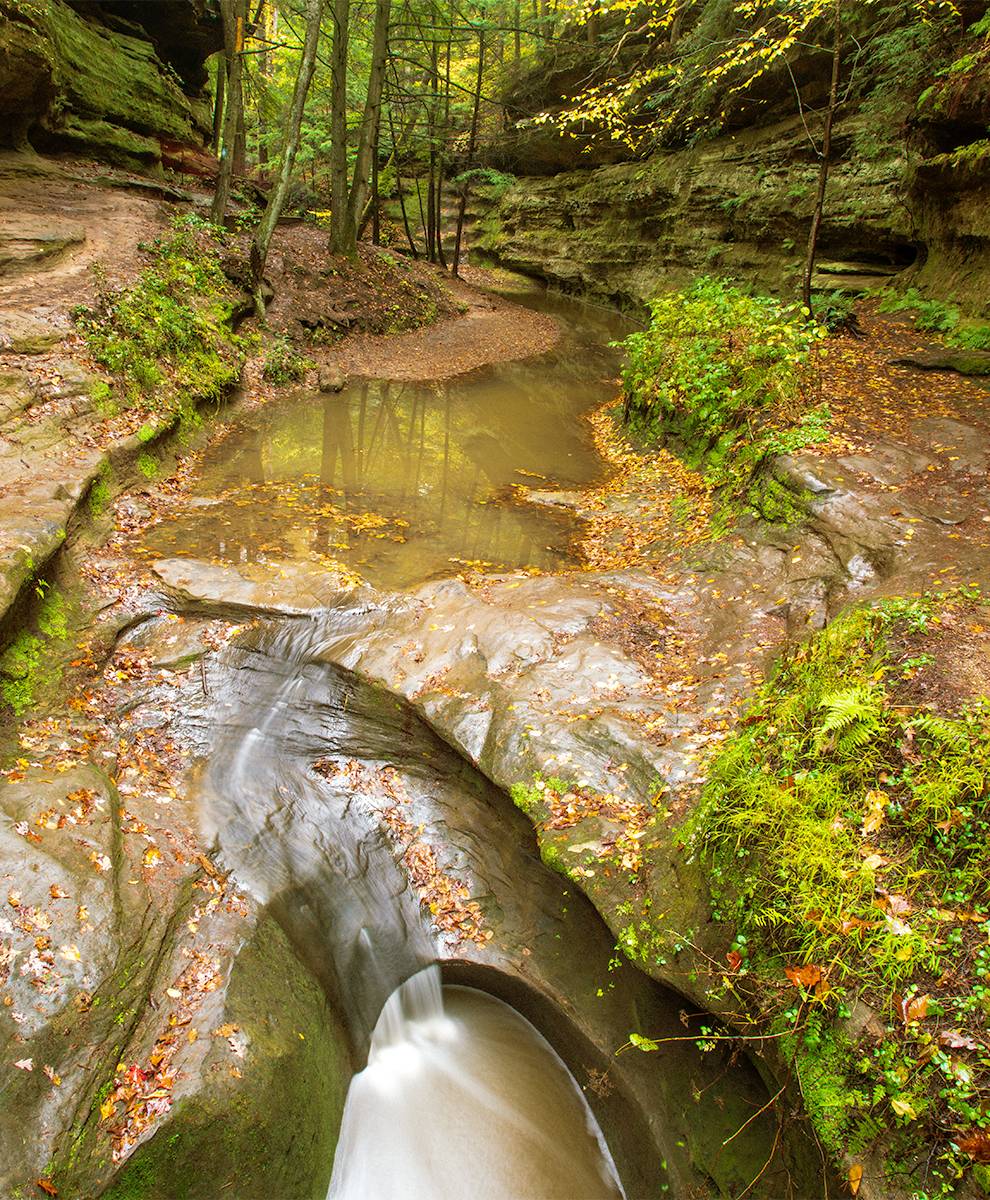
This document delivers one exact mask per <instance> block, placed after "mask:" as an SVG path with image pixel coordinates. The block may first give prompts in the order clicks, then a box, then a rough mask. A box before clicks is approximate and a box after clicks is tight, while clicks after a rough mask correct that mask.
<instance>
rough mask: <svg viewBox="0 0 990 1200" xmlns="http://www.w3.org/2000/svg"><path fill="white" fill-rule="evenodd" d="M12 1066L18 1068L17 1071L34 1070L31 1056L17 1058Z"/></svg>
mask: <svg viewBox="0 0 990 1200" xmlns="http://www.w3.org/2000/svg"><path fill="white" fill-rule="evenodd" d="M14 1066H15V1067H16V1068H17V1069H18V1071H33V1070H34V1059H33V1058H19V1059H18V1060H17V1062H15V1063H14Z"/></svg>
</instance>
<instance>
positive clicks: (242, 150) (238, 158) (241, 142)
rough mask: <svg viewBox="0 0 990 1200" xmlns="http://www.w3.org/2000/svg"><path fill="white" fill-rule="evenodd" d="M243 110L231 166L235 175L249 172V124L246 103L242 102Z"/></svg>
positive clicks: (239, 118)
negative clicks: (245, 122)
mask: <svg viewBox="0 0 990 1200" xmlns="http://www.w3.org/2000/svg"><path fill="white" fill-rule="evenodd" d="M240 107H241V111H240V112H239V113H238V116H237V130H236V132H235V134H234V162H233V165H232V166H231V173H232V174H233V175H244V174H246V173H247V126H246V125H245V124H244V103H243V100H242V102H241V106H240Z"/></svg>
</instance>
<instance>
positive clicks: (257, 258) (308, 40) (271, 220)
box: [251, 0, 323, 317]
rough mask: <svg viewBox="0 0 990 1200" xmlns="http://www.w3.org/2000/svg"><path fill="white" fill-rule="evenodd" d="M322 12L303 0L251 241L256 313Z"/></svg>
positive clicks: (314, 0)
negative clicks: (278, 147)
mask: <svg viewBox="0 0 990 1200" xmlns="http://www.w3.org/2000/svg"><path fill="white" fill-rule="evenodd" d="M322 16H323V0H306V37H305V40H304V42H303V49H302V57H301V58H300V60H299V74H298V75H297V76H296V83H295V87H294V88H293V89H292V103H291V104H290V105H289V112H288V114H287V117H286V122H285V135H284V137H283V141H282V163H281V166H280V167H279V172H278V179H277V180H276V181H275V186H274V187H273V188H272V190H271V192H270V193H269V195H268V203H267V205H266V206H265V211H264V214H263V216H262V218H261V220H260V221H259V223H258V228H257V230H256V231H255V235H254V240H253V242H252V243H251V294H252V296H253V298H254V311H255V312H256V313H257V314H258V316H259V317H261V316H264V313H265V302H264V299H263V297H262V294H261V285H262V278H263V276H264V273H265V263H266V262H267V261H268V247H269V246H270V245H271V240H272V234H273V233H274V232H275V226H276V225H277V224H278V218H279V216H280V214H281V212H282V205H283V204H284V203H285V194H286V192H287V191H288V190H289V182H290V180H291V179H292V167H293V165H294V163H295V161H296V151H297V150H298V149H299V133H300V129H301V128H302V120H303V113H304V112H305V109H306V96H307V95H308V93H309V85H310V83H311V81H312V79H313V71H314V70H315V68H316V48H317V43H318V41H319V37H320V20H321V18H322Z"/></svg>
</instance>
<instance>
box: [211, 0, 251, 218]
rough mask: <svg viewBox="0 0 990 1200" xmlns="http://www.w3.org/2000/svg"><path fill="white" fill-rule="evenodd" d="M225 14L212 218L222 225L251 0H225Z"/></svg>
mask: <svg viewBox="0 0 990 1200" xmlns="http://www.w3.org/2000/svg"><path fill="white" fill-rule="evenodd" d="M220 12H221V15H222V17H223V50H224V60H225V63H226V70H227V87H226V93H227V103H226V106H225V109H224V118H223V147H222V149H221V151H220V169H219V171H218V172H217V190H216V191H215V192H214V194H213V205H212V207H211V208H210V220H211V221H212V222H213V224H214V225H220V224H222V222H223V218H224V216H225V214H226V212H227V201H228V200H229V199H230V180H231V175H232V172H233V166H234V143H235V142H236V140H237V125H238V121H239V120H241V119H242V118H241V110H242V103H243V102H242V96H241V70H242V67H243V62H244V59H243V52H244V23H245V17H246V15H247V0H221V3H220Z"/></svg>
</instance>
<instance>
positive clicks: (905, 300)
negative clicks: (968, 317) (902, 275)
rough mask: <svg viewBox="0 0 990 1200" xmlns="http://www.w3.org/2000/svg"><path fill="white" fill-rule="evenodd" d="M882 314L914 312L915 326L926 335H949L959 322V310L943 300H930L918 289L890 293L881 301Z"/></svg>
mask: <svg viewBox="0 0 990 1200" xmlns="http://www.w3.org/2000/svg"><path fill="white" fill-rule="evenodd" d="M880 311H881V312H889V313H896V312H913V313H914V325H915V328H916V329H921V330H923V331H924V332H926V333H948V332H949V331H950V330H951V329H954V328H955V326H956V324H957V323H958V321H959V309H958V308H955V307H954V306H953V305H950V304H946V303H944V301H942V300H929V299H927V298H926V297H924V296H923V295H922V294H921V293H920V292H919V291H918V289H917V288H908V289H907V291H906V292H893V291H892V292H889V293H888V294H887V295H885V296H884V297H883V299H882V300H881V301H880Z"/></svg>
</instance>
